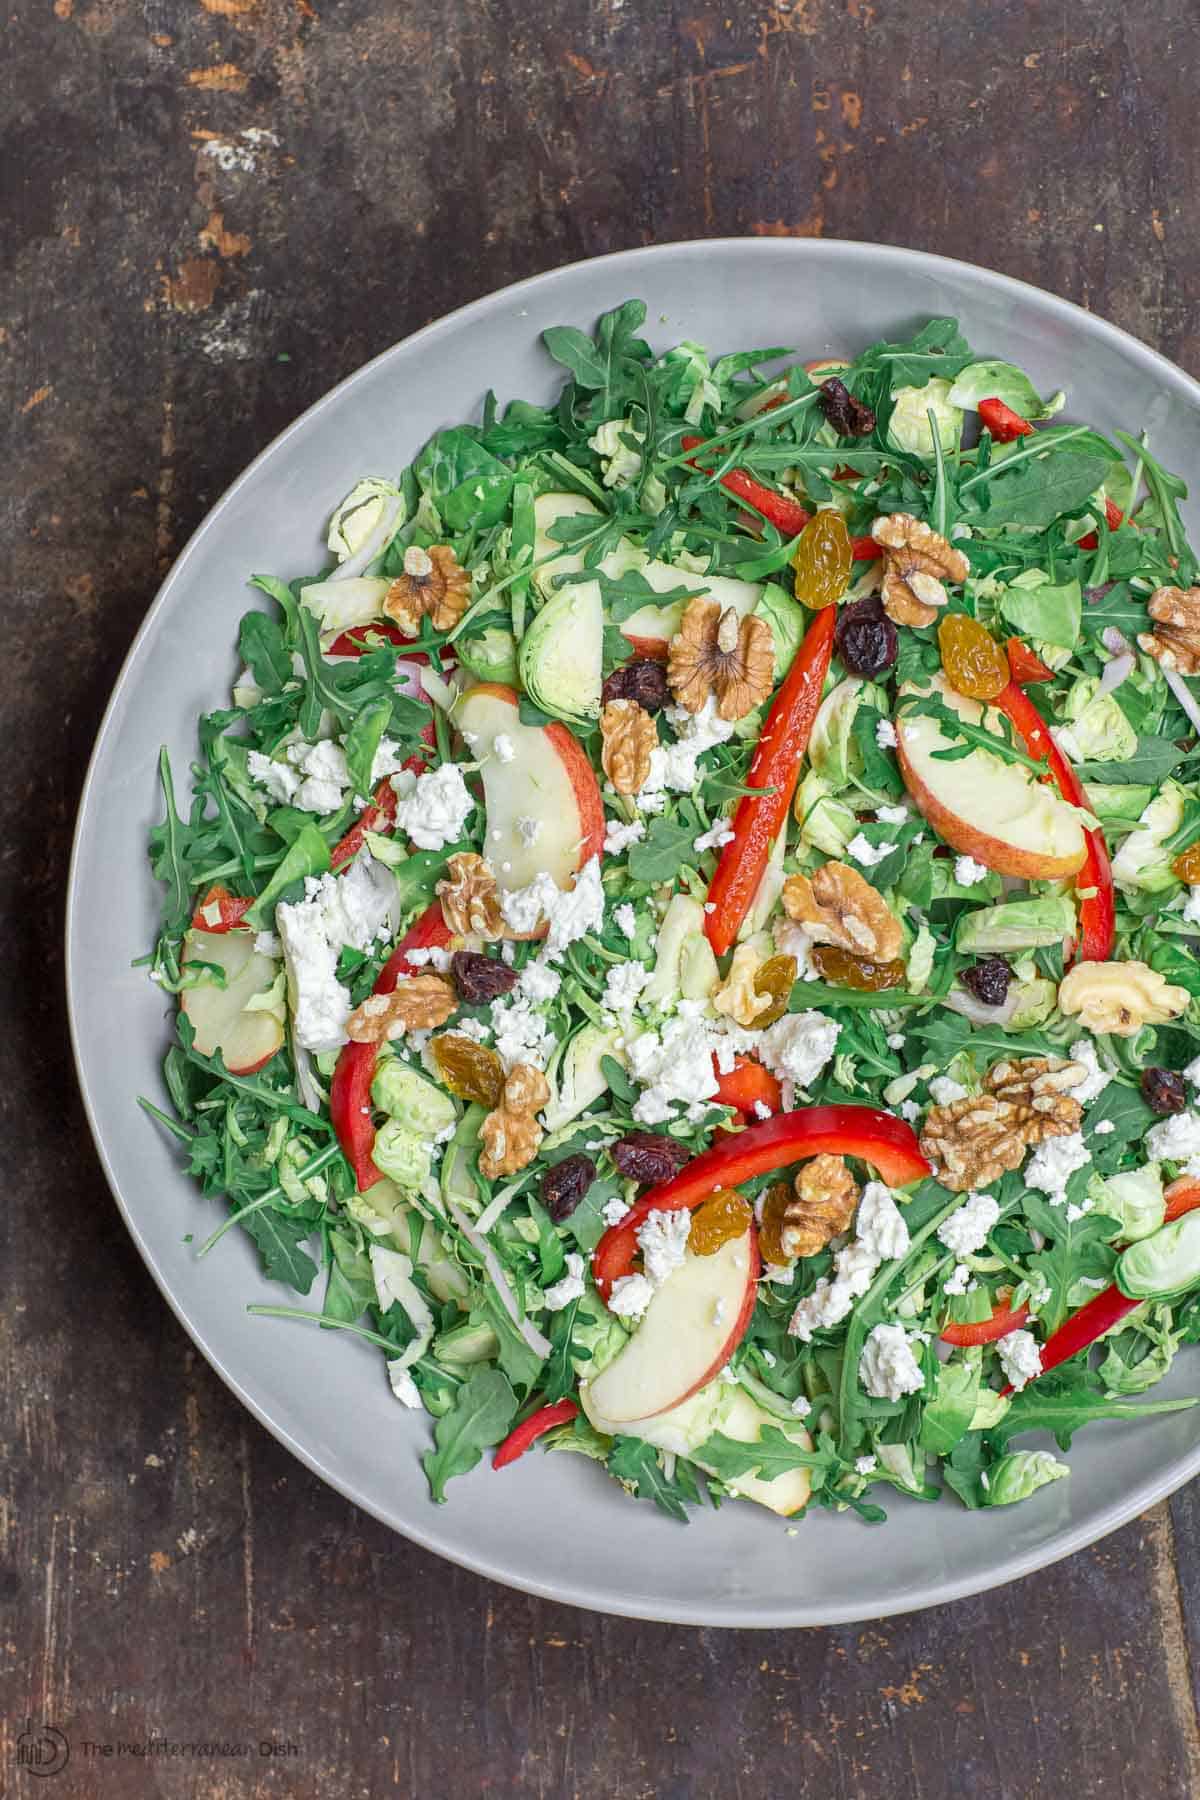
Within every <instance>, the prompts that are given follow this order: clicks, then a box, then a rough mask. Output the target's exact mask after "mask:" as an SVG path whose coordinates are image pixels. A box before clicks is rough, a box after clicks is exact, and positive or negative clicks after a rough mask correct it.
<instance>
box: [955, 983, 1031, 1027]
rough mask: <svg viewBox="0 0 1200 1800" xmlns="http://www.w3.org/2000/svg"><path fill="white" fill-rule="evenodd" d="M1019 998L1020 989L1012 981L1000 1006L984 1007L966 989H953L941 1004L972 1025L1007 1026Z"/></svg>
mask: <svg viewBox="0 0 1200 1800" xmlns="http://www.w3.org/2000/svg"><path fill="white" fill-rule="evenodd" d="M1020 998H1021V994H1020V987H1019V985H1018V983H1016V982H1015V981H1014V982H1011V983H1010V984H1009V989H1008V993H1007V994H1006V995H1005V998H1004V1002H1003V1004H1002V1005H1000V1006H985V1005H984V1003H983V1001H982V1000H977V999H976V998H975V995H974V994H971V993H968V991H967V989H966V988H954V989H953V990H952V991H951V992H950V993H949V994H947V995H946V998H945V999H944V1000H943V1002H942V1004H943V1006H948V1007H949V1009H950V1011H951V1012H956V1013H960V1014H961V1015H962V1017H963V1018H964V1019H969V1020H970V1021H971V1023H972V1025H1007V1024H1008V1022H1009V1020H1010V1019H1011V1018H1012V1016H1013V1014H1014V1013H1015V1012H1016V1010H1017V1005H1018V1002H1019V1001H1020Z"/></svg>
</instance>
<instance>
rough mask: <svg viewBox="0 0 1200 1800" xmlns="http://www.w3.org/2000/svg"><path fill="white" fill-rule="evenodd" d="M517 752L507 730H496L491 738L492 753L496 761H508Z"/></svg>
mask: <svg viewBox="0 0 1200 1800" xmlns="http://www.w3.org/2000/svg"><path fill="white" fill-rule="evenodd" d="M516 754H517V746H516V745H515V744H514V743H513V741H512V739H511V738H510V737H509V735H508V733H507V731H498V732H497V733H496V735H495V737H494V738H493V739H492V755H493V756H494V757H495V759H496V761H497V762H502V763H510V762H511V761H512V759H513V757H514V756H515V755H516Z"/></svg>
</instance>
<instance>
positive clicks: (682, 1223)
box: [637, 1207, 692, 1288]
mask: <svg viewBox="0 0 1200 1800" xmlns="http://www.w3.org/2000/svg"><path fill="white" fill-rule="evenodd" d="M691 1229H692V1215H691V1213H690V1212H689V1211H688V1210H687V1208H686V1207H678V1208H677V1209H676V1210H675V1211H674V1212H659V1211H657V1210H656V1211H654V1212H651V1213H649V1214H647V1216H646V1221H645V1223H644V1224H643V1225H640V1226H639V1227H638V1234H637V1241H638V1244H639V1246H640V1248H641V1252H642V1268H643V1269H644V1271H645V1274H646V1278H647V1280H648V1281H649V1282H650V1284H651V1286H653V1287H656V1288H657V1287H661V1286H662V1284H663V1282H664V1281H666V1280H667V1278H668V1276H671V1275H673V1274H674V1273H675V1271H676V1269H681V1268H682V1267H683V1260H684V1257H685V1256H686V1254H687V1242H688V1236H689V1234H690V1232H691Z"/></svg>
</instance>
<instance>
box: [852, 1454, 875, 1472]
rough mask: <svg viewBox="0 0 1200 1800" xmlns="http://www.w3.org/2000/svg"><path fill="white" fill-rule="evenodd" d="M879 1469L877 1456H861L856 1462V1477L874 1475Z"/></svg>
mask: <svg viewBox="0 0 1200 1800" xmlns="http://www.w3.org/2000/svg"><path fill="white" fill-rule="evenodd" d="M878 1467H879V1458H878V1457H877V1456H860V1457H858V1458H857V1460H856V1461H855V1464H854V1472H855V1474H856V1475H873V1474H874V1473H875V1471H876V1469H877V1468H878Z"/></svg>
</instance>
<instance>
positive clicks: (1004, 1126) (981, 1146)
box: [921, 1094, 1079, 1194]
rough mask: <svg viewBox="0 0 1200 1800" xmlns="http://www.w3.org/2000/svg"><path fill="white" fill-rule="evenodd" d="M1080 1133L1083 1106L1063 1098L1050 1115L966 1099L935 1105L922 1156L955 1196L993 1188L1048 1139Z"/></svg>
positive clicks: (991, 1099) (981, 1097)
mask: <svg viewBox="0 0 1200 1800" xmlns="http://www.w3.org/2000/svg"><path fill="white" fill-rule="evenodd" d="M1078 1128H1079V1106H1078V1104H1077V1102H1076V1101H1074V1100H1070V1099H1068V1098H1067V1097H1066V1096H1065V1095H1062V1094H1060V1095H1058V1096H1056V1097H1055V1098H1054V1100H1053V1104H1052V1106H1051V1107H1050V1108H1049V1109H1048V1110H1046V1111H1035V1110H1034V1108H1033V1107H1032V1106H1027V1105H1024V1104H1022V1103H1020V1102H1018V1101H1014V1100H1001V1099H998V1098H997V1096H996V1095H995V1094H967V1095H966V1096H965V1097H964V1098H963V1099H962V1100H952V1101H951V1102H950V1104H949V1105H948V1106H932V1107H930V1109H929V1111H928V1113H927V1114H926V1115H925V1124H924V1128H923V1129H922V1132H921V1154H922V1155H923V1156H925V1157H927V1158H928V1160H929V1162H930V1163H931V1164H932V1167H933V1172H934V1175H935V1177H936V1178H937V1180H938V1181H940V1182H941V1184H942V1186H943V1187H944V1188H949V1189H950V1192H951V1193H952V1194H965V1193H966V1192H967V1191H968V1190H970V1189H974V1188H986V1187H990V1186H991V1184H992V1183H993V1182H994V1181H998V1180H999V1179H1000V1177H1001V1175H1003V1174H1004V1173H1005V1172H1006V1171H1007V1170H1009V1169H1016V1168H1019V1167H1020V1165H1021V1163H1022V1162H1023V1161H1024V1158H1025V1152H1026V1150H1028V1149H1030V1148H1032V1146H1033V1145H1034V1144H1040V1143H1041V1142H1042V1141H1043V1140H1044V1139H1045V1138H1052V1137H1068V1136H1069V1135H1070V1134H1071V1132H1073V1131H1076V1130H1078Z"/></svg>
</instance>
